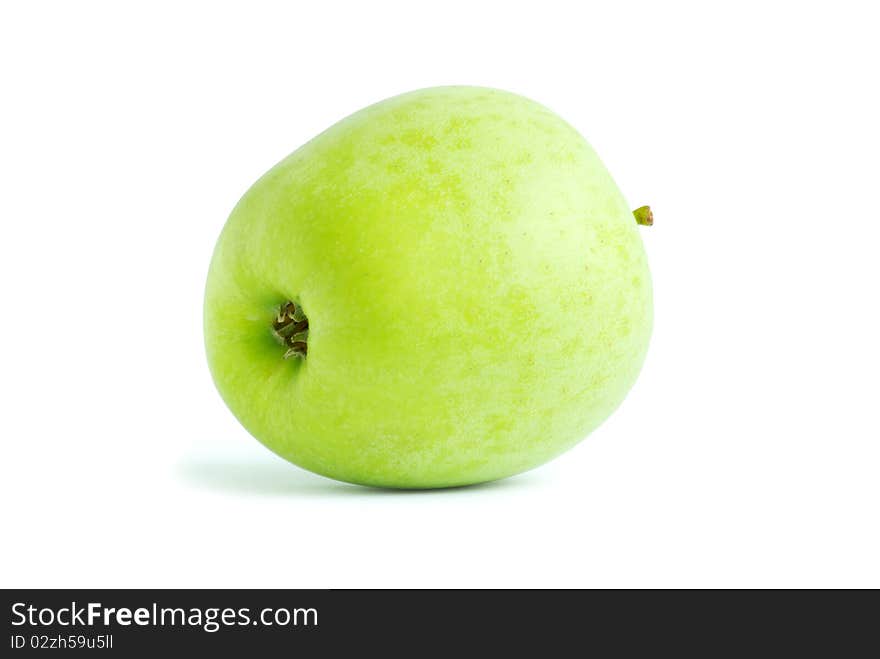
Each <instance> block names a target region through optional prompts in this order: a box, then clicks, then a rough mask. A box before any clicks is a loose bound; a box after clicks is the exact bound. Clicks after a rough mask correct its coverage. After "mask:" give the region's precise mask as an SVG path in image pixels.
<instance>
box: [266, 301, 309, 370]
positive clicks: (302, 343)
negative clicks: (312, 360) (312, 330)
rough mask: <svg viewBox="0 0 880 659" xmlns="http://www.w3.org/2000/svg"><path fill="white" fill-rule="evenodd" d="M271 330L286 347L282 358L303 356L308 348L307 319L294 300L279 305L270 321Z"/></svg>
mask: <svg viewBox="0 0 880 659" xmlns="http://www.w3.org/2000/svg"><path fill="white" fill-rule="evenodd" d="M272 332H273V334H274V335H275V338H276V339H278V341H279V343H281V345H283V346H284V347H285V348H287V351H286V352H285V353H284V359H290V358H291V357H299V358H305V356H306V353H307V352H308V349H309V344H308V339H309V319H308V318H306V315H305V313H303V310H302V307H301V306H299V305H298V304H297V303H296V302H285V303H284V304H282V305H281V306H280V307H279V309H278V313H277V314H275V319H274V320H273V321H272Z"/></svg>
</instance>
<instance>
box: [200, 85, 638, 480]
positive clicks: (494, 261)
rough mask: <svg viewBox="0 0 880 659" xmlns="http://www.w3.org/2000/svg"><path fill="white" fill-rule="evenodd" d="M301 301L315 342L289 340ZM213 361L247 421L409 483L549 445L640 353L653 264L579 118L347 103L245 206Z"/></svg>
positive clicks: (332, 472) (618, 381)
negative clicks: (347, 110) (301, 344)
mask: <svg viewBox="0 0 880 659" xmlns="http://www.w3.org/2000/svg"><path fill="white" fill-rule="evenodd" d="M288 300H291V301H296V302H297V303H298V304H300V305H301V307H302V309H303V310H304V312H305V314H306V315H307V317H308V322H309V336H308V353H307V355H306V356H305V357H292V358H287V359H285V358H284V353H285V348H284V347H283V346H282V345H281V344H280V343H279V342H278V340H277V338H276V337H275V336H274V335H273V332H272V319H273V317H274V316H275V314H276V313H277V311H278V309H279V307H280V306H281V305H283V304H284V303H285V302H287V301H288ZM204 324H205V340H206V347H207V355H208V362H209V366H210V369H211V373H212V375H213V377H214V381H215V383H216V385H217V388H218V389H219V391H220V394H221V395H222V397H223V399H224V400H225V401H226V403H227V405H228V406H229V408H230V409H231V410H232V412H233V413H234V414H235V416H236V417H237V418H238V419H239V421H240V422H241V423H242V424H243V425H244V427H245V428H246V429H247V430H248V431H249V432H250V433H251V434H253V435H254V437H256V438H257V439H259V440H260V441H261V442H262V443H263V444H265V445H266V446H267V447H268V448H270V449H271V450H273V451H274V452H276V453H277V454H278V455H280V456H283V457H284V458H286V459H288V460H289V461H291V462H293V463H295V464H297V465H300V466H301V467H304V468H306V469H309V470H311V471H314V472H317V473H319V474H323V475H325V476H329V477H331V478H335V479H338V480H342V481H347V482H352V483H360V484H365V485H373V486H381V487H393V488H434V487H450V486H459V485H467V484H471V483H479V482H483V481H490V480H494V479H499V478H503V477H506V476H510V475H512V474H516V473H518V472H522V471H524V470H527V469H530V468H532V467H535V466H537V465H540V464H542V463H544V462H546V461H547V460H550V459H551V458H553V457H555V456H556V455H558V454H560V453H562V452H563V451H565V450H566V449H568V448H569V447H571V446H573V445H574V444H575V443H577V442H578V441H580V440H581V439H582V438H584V437H585V436H586V435H587V434H588V433H589V432H591V431H592V430H593V429H594V428H596V427H597V426H598V425H599V424H600V423H601V422H602V421H603V420H604V419H605V418H606V417H608V415H609V414H611V412H612V411H613V410H614V409H615V408H616V407H617V406H618V405H619V404H620V402H621V401H622V400H623V398H624V396H625V395H626V393H627V391H628V390H629V389H630V387H631V386H632V384H633V382H634V381H635V379H636V376H637V374H638V372H639V370H640V368H641V365H642V362H643V360H644V357H645V353H646V350H647V346H648V340H649V336H650V333H651V325H652V293H651V279H650V273H649V271H648V265H647V260H646V257H645V252H644V249H643V246H642V242H641V239H640V236H639V232H638V227H637V224H636V221H635V219H634V218H633V214H632V211H631V209H630V207H629V206H628V205H627V203H626V201H625V200H624V198H623V196H622V195H621V193H620V191H619V190H618V188H617V186H616V185H615V183H614V181H613V180H612V178H611V176H610V175H609V174H608V172H607V171H606V169H605V167H604V166H603V164H602V163H601V161H600V160H599V158H598V157H597V155H596V154H595V152H594V151H593V149H592V148H591V147H590V146H589V144H587V142H586V141H585V140H584V139H583V138H582V137H581V136H580V135H579V134H578V133H577V132H576V131H575V130H574V129H573V128H572V127H571V126H569V125H568V124H567V123H566V122H565V121H563V120H562V119H560V118H559V117H558V116H557V115H555V114H554V113H552V112H551V111H549V110H547V109H546V108H544V107H543V106H541V105H539V104H537V103H535V102H533V101H530V100H528V99H526V98H523V97H521V96H518V95H515V94H511V93H508V92H503V91H499V90H494V89H487V88H480V87H439V88H431V89H424V90H420V91H415V92H411V93H408V94H403V95H401V96H397V97H394V98H390V99H388V100H385V101H383V102H380V103H378V104H376V105H372V106H370V107H367V108H365V109H363V110H361V111H360V112H357V113H355V114H353V115H351V116H349V117H348V118H346V119H344V120H342V121H340V122H339V123H337V124H336V125H334V126H332V127H331V128H329V129H328V130H326V131H325V132H323V133H321V134H320V135H318V136H317V137H315V138H314V139H313V140H311V141H310V142H308V143H307V144H305V145H304V146H303V147H301V148H300V149H298V150H297V151H295V152H294V153H292V154H291V155H290V156H288V157H287V158H285V159H284V160H283V161H281V162H280V163H279V164H278V165H276V166H275V167H273V168H272V169H271V170H270V171H269V172H268V173H266V174H265V175H264V176H263V177H262V178H260V179H259V180H258V181H257V182H256V183H255V184H254V185H253V187H251V188H250V190H248V191H247V193H246V194H245V195H244V197H243V198H242V199H241V200H240V202H239V203H238V204H237V206H236V207H235V209H234V210H233V212H232V214H231V216H230V218H229V220H228V221H227V223H226V225H225V227H224V229H223V231H222V234H221V236H220V238H219V240H218V242H217V246H216V249H215V252H214V255H213V259H212V261H211V266H210V272H209V275H208V282H207V289H206V295H205V307H204Z"/></svg>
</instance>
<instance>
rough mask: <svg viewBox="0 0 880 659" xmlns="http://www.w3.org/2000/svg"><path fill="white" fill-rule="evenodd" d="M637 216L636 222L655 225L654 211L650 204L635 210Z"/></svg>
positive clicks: (646, 225) (644, 225)
mask: <svg viewBox="0 0 880 659" xmlns="http://www.w3.org/2000/svg"><path fill="white" fill-rule="evenodd" d="M633 215H635V217H636V223H637V224H640V225H641V226H643V227H650V226H654V213H652V212H651V207H650V206H640V207H639V208H636V209H635V210H634V211H633Z"/></svg>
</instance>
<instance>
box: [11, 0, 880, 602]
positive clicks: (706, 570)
mask: <svg viewBox="0 0 880 659" xmlns="http://www.w3.org/2000/svg"><path fill="white" fill-rule="evenodd" d="M872 5H873V3H870V2H864V3H855V2H833V3H831V2H827V3H813V2H793V3H782V2H759V3H749V2H737V3H730V4H729V5H728V6H727V7H722V6H721V3H698V2H694V3H649V2H645V3H634V2H601V3H580V2H578V3H575V2H571V3H555V2H548V1H546V0H544V1H542V2H536V3H528V4H526V3H524V4H516V3H513V2H503V3H482V2H476V1H474V0H471V1H469V2H451V1H449V0H445V1H444V2H438V3H417V2H412V3H403V2H401V3H387V2H385V3H383V2H364V3H350V4H342V3H339V2H335V3H333V2H302V3H295V2H287V3H280V4H265V3H260V2H247V3H237V6H232V5H225V4H222V3H217V2H210V3H204V4H200V3H177V2H175V3H168V4H163V3H156V2H153V3H141V4H140V8H139V9H136V8H135V6H136V5H134V4H133V3H106V4H98V3H91V2H77V3H68V2H59V3H55V4H49V3H44V2H31V3H4V5H3V9H2V10H0V67H2V80H0V85H2V87H0V97H2V101H0V117H2V122H0V282H2V305H0V320H2V322H0V337H2V341H0V378H2V380H0V386H2V398H0V400H2V412H0V435H2V451H3V455H2V480H0V487H2V493H0V506H2V529H3V531H2V536H3V540H2V543H0V554H2V555H0V585H2V586H6V587H12V586H20V587H28V586H42V587H48V586H107V587H123V586H153V587H163V586H168V587H175V586H178V587H189V586H214V587H223V586H253V587H342V586H349V587H364V586H402V587H408V586H412V587H422V586H473V587H482V586H501V587H507V586H511V587H512V586H562V587H565V586H587V587H598V586H624V587H633V586H647V587H653V586H696V587H707V586H734V587H741V586H742V587H744V586H768V587H776V586H819V587H824V586H873V587H878V586H880V560H878V556H880V531H878V518H880V514H878V512H880V511H878V507H880V505H878V504H880V481H878V470H880V423H878V398H880V396H878V394H880V385H878V379H877V374H878V371H880V351H878V343H880V312H878V306H880V305H878V301H880V293H878V289H880V265H878V257H877V254H878V245H880V192H878V184H880V132H878V117H880V97H878V77H877V76H878V68H877V67H878V62H880V47H878V41H877V32H876V26H877V24H878V20H877V19H878V16H877V15H876V13H874V11H876V7H872ZM872 10H873V11H872ZM438 84H478V85H489V86H494V87H501V88H506V89H509V90H512V91H516V92H519V93H522V94H525V95H527V96H530V97H532V98H534V99H536V100H538V101H540V102H542V103H544V104H546V105H548V106H549V107H551V108H553V109H554V110H556V111H557V112H558V113H560V114H561V115H562V116H563V117H565V118H566V119H568V120H569V121H570V122H571V123H572V124H574V125H575V126H576V127H577V128H578V129H579V130H580V131H581V132H582V133H583V134H584V135H585V136H586V137H587V139H589V140H590V141H591V142H592V144H593V146H594V147H595V148H596V150H597V151H598V152H599V154H600V155H601V156H602V158H603V159H604V160H605V162H606V164H607V165H608V167H609V169H610V171H611V172H612V174H613V175H614V176H615V178H616V180H617V182H618V184H619V185H620V187H621V189H622V190H623V191H624V194H626V195H627V197H628V199H629V200H630V202H631V204H632V206H633V207H635V206H637V205H641V204H643V203H650V204H651V205H652V207H653V208H654V211H655V217H656V225H655V226H654V227H653V228H651V229H646V230H644V231H643V236H644V240H645V243H646V248H647V251H648V254H649V259H650V263H651V266H652V270H653V275H654V283H655V296H656V300H655V301H656V328H655V332H654V336H653V340H652V346H651V350H650V354H649V357H648V360H647V363H646V364H645V367H644V370H643V373H642V376H641V379H640V380H639V382H638V383H637V385H636V387H635V388H634V389H633V391H632V393H631V394H630V396H629V398H628V399H627V400H626V402H625V403H624V404H623V406H622V407H621V408H620V409H619V410H618V412H617V413H616V414H615V415H614V416H613V417H612V418H611V419H610V420H609V421H608V422H607V423H605V424H604V425H603V426H602V427H601V428H600V429H599V430H597V431H596V432H595V433H594V434H593V435H592V436H590V437H589V438H588V439H587V440H586V441H584V442H583V443H581V444H580V445H579V446H578V447H577V448H575V449H574V450H572V451H570V452H569V453H567V454H566V455H564V456H562V457H561V458H558V459H557V460H556V461H555V462H553V463H551V464H549V465H546V466H544V467H542V468H539V469H537V470H535V471H533V472H530V473H528V474H525V475H522V476H519V477H516V478H512V479H509V480H506V481H503V482H499V483H497V484H490V485H487V486H481V487H473V488H468V489H459V490H451V491H438V492H427V493H399V492H386V491H377V490H370V489H365V488H360V487H356V486H350V485H344V484H339V483H335V482H333V481H329V480H326V479H323V478H321V477H318V476H314V475H312V474H309V473H307V472H304V471H302V470H300V469H298V468H296V467H293V466H291V465H288V464H287V463H285V462H284V461H282V460H281V459H280V458H277V457H275V456H274V455H272V454H271V453H269V451H267V450H266V449H264V448H263V447H262V446H261V445H260V444H258V443H257V442H256V441H255V440H254V439H252V438H251V437H250V436H249V435H248V434H247V433H246V432H245V431H244V430H242V429H241V428H240V427H239V425H238V424H237V422H236V421H235V420H234V418H233V417H232V415H231V414H230V413H229V412H228V411H227V409H226V408H225V406H224V405H223V403H222V401H221V400H220V398H219V396H218V395H217V393H216V392H215V390H214V387H213V385H212V382H211V378H210V375H209V373H208V371H207V368H206V364H205V358H204V352H203V347H202V336H201V304H202V291H203V285H204V280H205V275H206V271H207V267H208V260H209V258H210V255H211V250H212V248H213V243H214V241H215V239H216V237H217V235H218V233H219V231H220V229H221V227H222V225H223V222H224V221H225V218H226V216H227V215H228V213H229V211H230V210H231V208H232V206H233V204H234V203H235V202H236V200H237V199H238V197H239V196H240V195H241V194H242V193H243V192H244V190H245V189H246V188H247V187H248V186H249V185H250V184H251V183H252V182H253V181H254V180H255V179H256V178H257V177H258V176H259V175H260V174H262V173H263V171H265V170H266V169H267V168H268V167H270V166H271V165H273V164H274V163H275V162H276V161H278V160H279V159H281V158H282V157H283V156H285V155H286V154H287V153H288V152H290V151H292V150H293V149H295V148H296V147H298V146H299V145H300V144H302V143H303V142H305V141H306V140H308V139H309V138H311V137H312V136H314V135H315V134H316V133H318V132H319V131H321V130H323V129H324V128H326V127H327V126H329V125H330V124H331V123H333V122H335V121H337V120H338V119H340V118H342V117H343V116H345V115H346V114H349V113H351V112H353V111H355V110H357V109H359V108H361V107H362V106H364V105H367V104H369V103H372V102H375V101H378V100H380V99H382V98H385V97H387V96H390V95H393V94H397V93H400V92H404V91H408V90H410V89H415V88H419V87H426V86H432V85H438Z"/></svg>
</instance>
